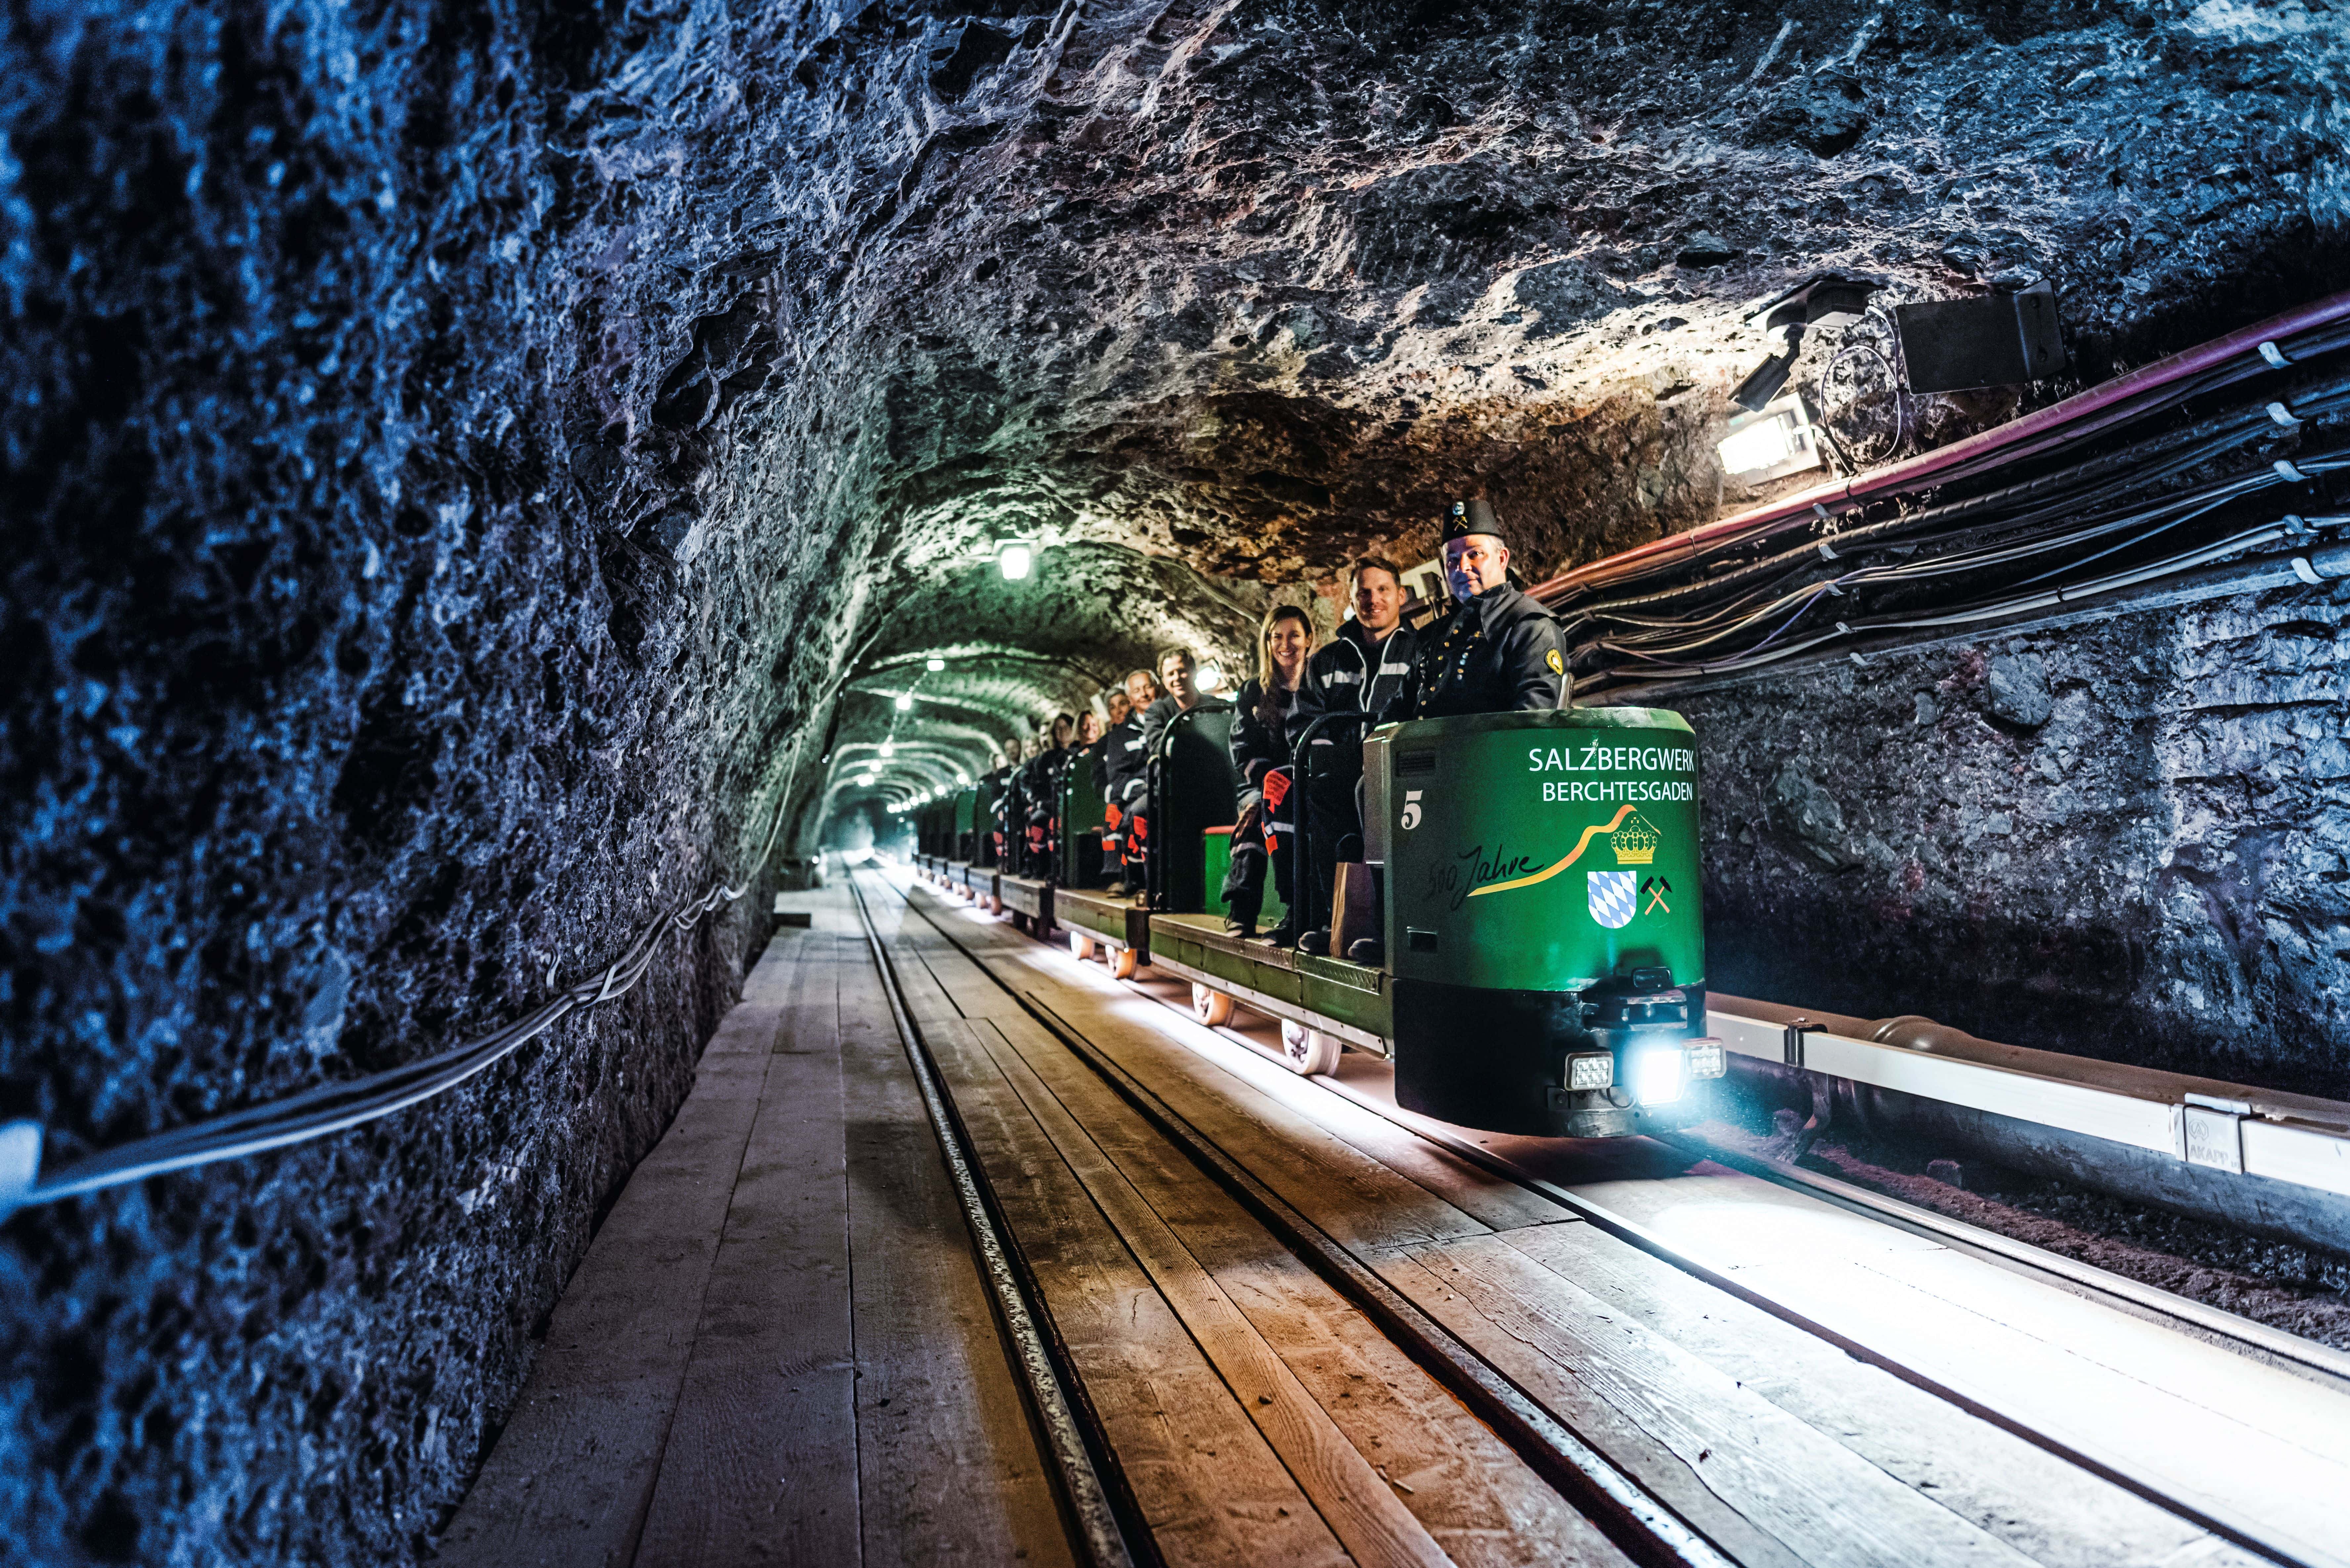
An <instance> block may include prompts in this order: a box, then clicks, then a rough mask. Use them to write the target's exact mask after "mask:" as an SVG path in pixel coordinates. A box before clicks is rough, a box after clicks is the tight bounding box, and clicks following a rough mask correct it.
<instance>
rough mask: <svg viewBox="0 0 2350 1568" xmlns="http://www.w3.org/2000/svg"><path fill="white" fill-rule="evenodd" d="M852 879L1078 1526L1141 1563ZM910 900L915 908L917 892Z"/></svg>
mask: <svg viewBox="0 0 2350 1568" xmlns="http://www.w3.org/2000/svg"><path fill="white" fill-rule="evenodd" d="M848 882H849V892H850V894H851V895H852V896H853V897H854V898H855V899H856V900H857V919H858V923H859V924H860V925H862V926H863V927H864V928H865V941H866V945H867V946H868V948H870V949H871V950H872V953H873V967H874V968H875V970H877V971H879V974H880V976H881V989H882V991H883V992H884V993H885V994H887V995H888V997H889V1015H890V1017H891V1018H892V1019H894V1020H895V1021H896V1023H897V1026H898V1039H899V1044H901V1045H902V1046H903V1047H904V1048H905V1053H906V1062H907V1064H908V1065H909V1066H910V1067H911V1068H912V1069H913V1074H914V1084H915V1086H916V1087H917V1088H918V1089H919V1090H920V1092H921V1096H922V1108H923V1109H924V1110H925V1111H927V1112H928V1113H929V1115H930V1118H931V1132H932V1133H933V1134H935V1135H936V1136H937V1137H938V1140H939V1152H940V1154H941V1155H942V1156H943V1157H944V1158H945V1159H946V1164H947V1174H948V1176H949V1177H950V1178H951V1179H952V1181H953V1183H954V1189H955V1197H956V1199H957V1200H958V1201H959V1202H960V1203H961V1204H962V1217H963V1223H964V1224H965V1225H966V1226H967V1227H969V1229H970V1231H971V1238H972V1245H974V1246H976V1247H977V1248H978V1249H979V1255H980V1262H981V1263H982V1265H983V1270H982V1272H983V1273H984V1274H985V1275H986V1278H987V1286H988V1294H989V1296H990V1298H991V1299H992V1301H993V1303H994V1306H995V1311H996V1314H997V1318H998V1321H999V1322H1000V1323H1001V1324H1002V1325H1003V1332H1004V1334H1005V1336H1006V1337H1007V1338H1008V1339H1009V1340H1010V1341H1011V1345H1012V1349H1013V1352H1014V1355H1013V1359H1014V1363H1015V1365H1016V1366H1017V1369H1018V1371H1019V1373H1020V1380H1021V1386H1022V1390H1023V1392H1024V1393H1025V1394H1026V1395H1027V1397H1028V1406H1029V1409H1030V1410H1031V1411H1032V1412H1033V1413H1034V1415H1035V1419H1036V1424H1037V1426H1038V1427H1039V1428H1042V1435H1043V1437H1044V1438H1045V1447H1046V1449H1047V1450H1048V1451H1049V1452H1050V1454H1051V1457H1052V1460H1053V1470H1054V1477H1055V1480H1056V1481H1057V1482H1058V1483H1059V1486H1058V1490H1059V1492H1060V1496H1061V1501H1062V1504H1063V1506H1064V1507H1065V1508H1066V1510H1067V1511H1068V1516H1069V1522H1070V1523H1071V1525H1072V1526H1073V1527H1074V1529H1073V1532H1072V1533H1074V1534H1075V1535H1076V1538H1077V1542H1078V1543H1079V1544H1080V1545H1081V1546H1082V1547H1083V1549H1084V1551H1085V1554H1086V1560H1087V1563H1090V1564H1091V1565H1092V1568H1134V1564H1135V1561H1136V1558H1135V1553H1134V1552H1133V1551H1132V1550H1131V1549H1130V1548H1129V1547H1128V1542H1127V1533H1126V1530H1125V1528H1124V1526H1123V1523H1122V1521H1121V1520H1120V1517H1119V1515H1120V1513H1121V1512H1122V1511H1124V1510H1121V1509H1120V1508H1119V1507H1118V1503H1117V1502H1115V1501H1113V1500H1112V1497H1111V1491H1110V1488H1109V1486H1108V1485H1107V1483H1106V1482H1105V1481H1104V1480H1103V1479H1102V1473H1101V1465H1100V1462H1099V1461H1097V1454H1098V1455H1099V1456H1100V1458H1101V1459H1103V1460H1108V1461H1109V1462H1111V1463H1113V1464H1114V1463H1115V1460H1114V1459H1113V1458H1112V1456H1111V1452H1110V1449H1109V1445H1108V1440H1107V1437H1106V1436H1105V1435H1104V1434H1103V1432H1102V1429H1101V1423H1100V1420H1099V1417H1097V1416H1096V1415H1095V1413H1094V1411H1093V1409H1092V1407H1091V1406H1090V1405H1089V1404H1088V1403H1087V1401H1086V1400H1085V1397H1084V1384H1083V1382H1082V1381H1081V1380H1080V1379H1079V1378H1078V1377H1077V1376H1076V1369H1075V1367H1074V1366H1072V1365H1071V1364H1070V1362H1069V1359H1068V1354H1067V1351H1066V1347H1064V1346H1063V1345H1061V1343H1060V1339H1059V1335H1058V1334H1057V1333H1055V1331H1054V1330H1053V1329H1052V1327H1051V1324H1052V1317H1051V1314H1049V1313H1048V1312H1047V1311H1046V1310H1045V1306H1044V1303H1043V1299H1042V1297H1041V1295H1039V1294H1038V1293H1037V1290H1036V1284H1035V1275H1034V1274H1033V1273H1032V1272H1030V1270H1029V1268H1028V1265H1027V1262H1026V1261H1025V1259H1024V1258H1023V1257H1021V1255H1020V1254H1019V1252H1018V1251H1017V1247H1016V1243H1014V1242H1012V1241H1008V1240H1007V1236H1008V1234H1009V1231H1010V1227H1009V1226H1008V1225H1005V1224H1004V1223H1003V1220H1002V1218H1001V1209H1000V1206H999V1205H998V1204H997V1202H996V1200H995V1195H994V1190H993V1188H992V1187H990V1186H989V1185H988V1182H987V1177H986V1173H985V1171H984V1169H983V1168H982V1166H981V1164H980V1162H979V1158H978V1155H977V1153H976V1152H975V1151H974V1150H973V1148H972V1143H971V1135H970V1131H969V1129H967V1128H966V1127H964V1126H963V1124H962V1117H961V1116H959V1115H958V1114H957V1113H956V1111H955V1108H954V1100H953V1096H952V1094H951V1091H950V1090H949V1089H948V1088H947V1086H946V1081H945V1079H944V1078H943V1077H942V1076H941V1075H940V1073H939V1068H938V1062H937V1060H936V1058H934V1057H933V1056H932V1055H931V1048H930V1044H929V1042H928V1041H927V1040H925V1039H924V1038H923V1035H922V1030H921V1026H920V1024H918V1023H915V1022H914V1016H913V1013H912V1012H910V1010H909V1009H908V1008H907V1006H906V998H905V992H904V991H903V990H902V989H901V988H900V987H899V983H898V971H897V969H896V967H895V966H894V965H892V964H891V962H890V961H889V949H888V947H887V946H886V945H885V944H884V943H883V942H882V940H881V933H880V931H879V929H877V928H876V927H875V926H874V924H873V912H872V910H871V909H869V908H868V907H867V904H866V901H865V888H864V886H863V874H862V873H855V874H852V875H851V876H850V877H849V879H848ZM908 907H909V908H911V903H910V901H909V904H908ZM1073 1391H1074V1394H1073ZM1145 1539H1148V1537H1147V1536H1146V1537H1145ZM1154 1556H1155V1554H1154Z"/></svg>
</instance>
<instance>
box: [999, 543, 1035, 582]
mask: <svg viewBox="0 0 2350 1568" xmlns="http://www.w3.org/2000/svg"><path fill="white" fill-rule="evenodd" d="M1035 564H1036V552H1035V549H1034V548H1033V547H1031V546H1029V545H1024V544H1020V543H1018V542H1016V541H1015V542H1014V543H1013V544H1009V545H1004V546H1003V548H1001V549H999V550H997V551H996V553H995V568H996V570H998V571H1000V572H1002V573H1003V580H1004V581H1005V582H1007V583H1016V582H1018V581H1020V580H1021V579H1022V578H1023V577H1025V576H1027V575H1028V568H1029V567H1031V566H1035Z"/></svg>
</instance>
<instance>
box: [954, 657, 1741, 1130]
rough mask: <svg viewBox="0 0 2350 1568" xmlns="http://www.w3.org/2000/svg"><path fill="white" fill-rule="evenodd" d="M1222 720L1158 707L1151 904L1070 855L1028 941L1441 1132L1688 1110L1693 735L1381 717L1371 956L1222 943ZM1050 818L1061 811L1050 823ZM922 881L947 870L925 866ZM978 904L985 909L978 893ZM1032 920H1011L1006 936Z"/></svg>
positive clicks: (1514, 719) (1644, 1126)
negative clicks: (1378, 942)
mask: <svg viewBox="0 0 2350 1568" xmlns="http://www.w3.org/2000/svg"><path fill="white" fill-rule="evenodd" d="M1231 717H1232V716H1231V711H1230V710H1229V709H1227V708H1223V707H1222V706H1221V705H1218V704H1209V705H1205V706H1203V707H1201V708H1199V709H1196V710H1194V711H1191V712H1190V713H1188V714H1185V715H1183V716H1182V717H1181V718H1180V719H1179V720H1178V721H1177V722H1175V723H1174V724H1173V725H1172V726H1170V732H1169V735H1168V737H1167V739H1166V741H1165V742H1164V744H1163V745H1162V748H1161V753H1160V755H1159V756H1158V757H1157V758H1154V759H1153V762H1152V764H1151V765H1152V768H1153V771H1154V780H1155V789H1156V791H1157V793H1158V797H1159V798H1160V799H1163V800H1167V801H1169V802H1170V809H1168V810H1166V811H1163V812H1161V813H1160V814H1159V816H1160V820H1159V822H1157V823H1155V824H1154V825H1153V828H1152V835H1153V839H1154V847H1153V851H1152V855H1153V871H1152V886H1151V896H1150V897H1149V898H1110V897H1109V896H1108V895H1107V894H1106V893H1103V892H1100V891H1098V890H1097V889H1093V888H1087V887H1086V886H1085V885H1084V884H1085V882H1086V881H1087V880H1088V878H1087V877H1086V876H1085V875H1084V870H1085V869H1086V867H1083V866H1081V864H1080V861H1079V859H1078V857H1076V855H1075V854H1074V853H1072V854H1071V855H1069V856H1068V857H1066V858H1065V859H1064V860H1063V861H1062V862H1061V865H1060V867H1059V869H1060V872H1061V879H1060V880H1058V881H1056V882H1055V884H1053V885H1051V886H1049V887H1047V888H1045V891H1044V894H1043V897H1044V898H1045V899H1047V900H1049V901H1048V902H1046V903H1045V904H1043V905H1042V906H1041V907H1042V908H1044V909H1048V910H1049V913H1046V914H1045V915H1044V916H1043V917H1042V921H1041V924H1037V925H1035V929H1037V931H1038V934H1040V935H1042V934H1045V931H1048V930H1049V929H1051V928H1052V927H1053V926H1054V925H1055V924H1057V925H1059V926H1061V927H1064V928H1066V929H1067V931H1068V935H1069V942H1070V946H1071V949H1072V950H1073V951H1075V952H1076V953H1077V954H1078V955H1079V956H1081V957H1086V956H1091V955H1092V954H1093V953H1095V952H1097V951H1098V952H1100V953H1101V954H1102V955H1103V957H1104V958H1106V959H1107V961H1108V962H1109V963H1110V965H1111V967H1112V970H1113V971H1114V972H1116V973H1118V975H1119V976H1120V977H1121V978H1124V977H1126V976H1128V975H1131V974H1133V973H1135V972H1136V971H1137V968H1138V966H1139V963H1140V962H1143V961H1148V962H1149V964H1150V965H1151V966H1152V967H1153V968H1154V969H1156V970H1157V971H1159V972H1161V973H1167V974H1172V975H1174V976H1176V977H1179V978H1180V979H1183V980H1187V981H1190V982H1191V994H1192V1005H1193V1010H1194V1012H1195V1013H1196V1015H1197V1016H1198V1017H1199V1018H1200V1019H1201V1022H1203V1023H1210V1024H1218V1023H1224V1022H1225V1021H1226V1020H1228V1019H1229V1018H1230V1017H1231V1015H1232V1009H1233V1007H1234V1006H1235V1004H1240V1005H1245V1006H1247V1007H1248V1008H1250V1009H1251V1010H1252V1011H1253V1012H1261V1013H1263V1014H1265V1015H1267V1016H1269V1017H1272V1018H1275V1019H1278V1020H1280V1022H1281V1025H1282V1033H1283V1041H1284V1053H1285V1059H1286V1061H1287V1063H1288V1064H1289V1065H1290V1066H1291V1067H1293V1068H1295V1070H1296V1071H1298V1072H1301V1073H1316V1072H1327V1071H1329V1070H1331V1069H1332V1068H1334V1067H1335V1066H1336V1064H1337V1058H1338V1054H1339V1052H1340V1050H1341V1049H1342V1048H1343V1047H1344V1046H1347V1045H1352V1046H1354V1047H1356V1048H1357V1049H1359V1050H1363V1051H1367V1052H1371V1053H1374V1054H1379V1055H1384V1056H1387V1057H1389V1058H1391V1059H1392V1060H1393V1062H1394V1064H1395V1091H1396V1098H1397V1100H1398V1102H1399V1104H1400V1105H1401V1106H1403V1107H1404V1108H1405V1109H1407V1110H1411V1111H1417V1112H1419V1113H1422V1114H1424V1115H1427V1116H1434V1117H1437V1118H1439V1119H1440V1120H1443V1121H1448V1122H1452V1123H1455V1124H1457V1125H1460V1126H1463V1127H1479V1128H1483V1129H1487V1130H1490V1131H1495V1132H1504V1133H1515V1134H1525V1135H1531V1136H1535V1137H1621V1136H1624V1135H1627V1134H1631V1133H1638V1132H1641V1131H1646V1130H1654V1129H1660V1128H1663V1127H1672V1126H1678V1125H1681V1124H1683V1123H1686V1122H1688V1121H1690V1120H1693V1119H1696V1118H1697V1117H1699V1116H1702V1115H1703V1114H1705V1111H1706V1107H1707V1104H1708V1101H1709V1099H1710V1085H1711V1082H1712V1081H1713V1080H1716V1079H1719V1078H1720V1077H1721V1075H1722V1073H1723V1070H1724V1066H1725V1061H1724V1057H1723V1054H1722V1047H1721V1043H1720V1042H1718V1041H1715V1040H1712V1039H1710V1038H1708V1037H1707V1036H1706V1031H1705V943H1704V936H1703V921H1702V918H1701V911H1700V903H1699V886H1698V884H1699V877H1698V810H1699V799H1700V796H1699V790H1698V778H1697V744H1696V737H1695V736H1694V735H1693V734H1692V733H1691V732H1690V727H1689V725H1688V723H1687V722H1685V721H1683V720H1682V718H1681V717H1680V716H1679V714H1677V713H1670V712H1666V711H1660V710H1657V709H1648V708H1576V709H1569V710H1566V711H1560V712H1535V713H1494V714H1482V715H1477V716H1473V717H1468V718H1454V719H1436V720H1427V721H1421V722H1412V723H1406V724H1390V725H1388V726H1385V727H1384V728H1382V729H1379V730H1378V731H1376V732H1373V733H1372V734H1371V735H1370V736H1369V737H1368V738H1367V740H1366V741H1365V742H1364V745H1363V777H1364V812H1363V815H1364V822H1365V826H1366V828H1367V832H1366V844H1365V857H1366V859H1367V861H1368V862H1369V863H1370V864H1371V866H1372V867H1374V869H1375V870H1376V872H1377V873H1378V877H1379V880H1380V882H1381V884H1382V885H1383V888H1384V895H1385V896H1384V898H1383V909H1384V915H1383V921H1384V940H1383V944H1382V945H1383V947H1384V949H1385V953H1384V957H1383V959H1382V961H1380V962H1378V963H1376V964H1367V963H1358V962H1355V961H1351V960H1348V959H1346V958H1341V957H1338V956H1336V954H1332V955H1328V956H1322V955H1316V954H1312V953H1305V952H1299V951H1295V950H1288V949H1282V948H1275V947H1273V946H1271V945H1270V944H1268V943H1265V942H1261V941H1253V940H1243V939H1242V938H1240V937H1237V936H1235V935H1233V934H1232V933H1231V932H1229V931H1227V930H1226V929H1225V920H1224V914H1223V910H1222V908H1221V906H1219V905H1218V904H1217V902H1216V892H1215V888H1216V886H1217V882H1218V880H1219V878H1218V877H1216V876H1214V875H1213V871H1214V868H1215V867H1216V864H1217V861H1218V858H1219V857H1218V855H1217V851H1218V850H1219V849H1221V848H1222V845H1223V840H1222V837H1221V835H1224V834H1229V832H1230V831H1231V829H1230V827H1229V826H1222V825H1224V824H1228V823H1229V821H1230V818H1229V816H1228V815H1225V816H1219V815H1217V814H1218V813H1219V812H1228V811H1229V808H1230V805H1231V802H1232V791H1233V783H1232V772H1231V767H1230V764H1229V762H1228V761H1227V760H1226V754H1225V751H1224V741H1225V736H1226V734H1227V733H1228V729H1229V725H1230V723H1231ZM1063 820H1065V821H1070V822H1075V821H1081V820H1083V817H1082V816H1081V815H1077V814H1076V813H1075V812H1074V811H1072V812H1070V813H1068V814H1066V815H1065V816H1064V818H1063ZM936 869H937V870H938V871H939V872H941V873H943V874H944V879H948V880H959V879H960V878H958V877H956V873H957V872H959V871H961V872H963V874H964V875H965V876H967V875H968V871H967V869H966V868H964V867H955V866H951V865H940V866H938V867H936ZM983 902H985V900H984V899H983ZM1034 919H1035V918H1034V917H1032V922H1033V921H1034Z"/></svg>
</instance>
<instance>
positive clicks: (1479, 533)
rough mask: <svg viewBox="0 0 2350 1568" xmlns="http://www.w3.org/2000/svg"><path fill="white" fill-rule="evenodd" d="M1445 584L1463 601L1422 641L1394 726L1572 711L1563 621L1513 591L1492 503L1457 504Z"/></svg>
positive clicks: (1391, 715) (1448, 525) (1398, 699)
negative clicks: (1561, 642)
mask: <svg viewBox="0 0 2350 1568" xmlns="http://www.w3.org/2000/svg"><path fill="white" fill-rule="evenodd" d="M1444 576H1445V579H1446V581H1447V582H1449V583H1450V584H1451V587H1452V595H1453V597H1454V598H1455V599H1456V600H1457V601H1458V602H1457V603H1455V604H1454V605H1453V607H1452V608H1451V611H1450V612H1449V613H1447V614H1446V615H1443V616H1441V617H1440V618H1438V619H1437V620H1436V621H1435V622H1433V623H1432V624H1430V626H1428V627H1427V628H1425V629H1423V630H1422V631H1421V632H1420V633H1419V648H1418V649H1417V650H1416V652H1415V655H1414V657H1413V659H1412V670H1411V673H1410V674H1409V676H1407V677H1406V678H1405V679H1404V681H1403V684H1402V687H1401V689H1400V690H1399V691H1397V692H1396V694H1395V696H1394V697H1393V698H1392V699H1390V700H1389V701H1388V705H1387V708H1386V710H1385V711H1384V713H1383V715H1382V717H1383V718H1384V719H1386V720H1387V721H1388V722H1395V721H1398V720H1407V719H1445V718H1451V717H1453V716H1455V715H1457V714H1462V713H1524V712H1534V711H1544V710H1548V709H1553V708H1563V707H1565V706H1566V699H1567V695H1568V693H1569V691H1570V690H1571V686H1570V683H1569V682H1568V680H1567V677H1566V653H1565V649H1562V648H1561V647H1560V646H1559V635H1558V621H1557V619H1556V618H1554V617H1553V616H1552V615H1551V613H1550V611H1548V610H1547V609H1544V607H1542V606H1541V605H1538V604H1536V603H1535V602H1534V600H1533V599H1530V598H1528V597H1526V596H1525V595H1524V594H1523V593H1520V592H1519V591H1518V590H1517V589H1516V588H1513V587H1511V586H1510V549H1509V546H1508V545H1506V544H1505V543H1503V538H1502V525H1501V523H1500V522H1499V521H1498V520H1497V519H1496V518H1495V517H1494V515H1493V508H1492V504H1490V503H1487V502H1483V501H1456V502H1454V503H1453V504H1452V511H1451V514H1450V515H1449V516H1447V517H1446V518H1445V520H1444Z"/></svg>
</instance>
